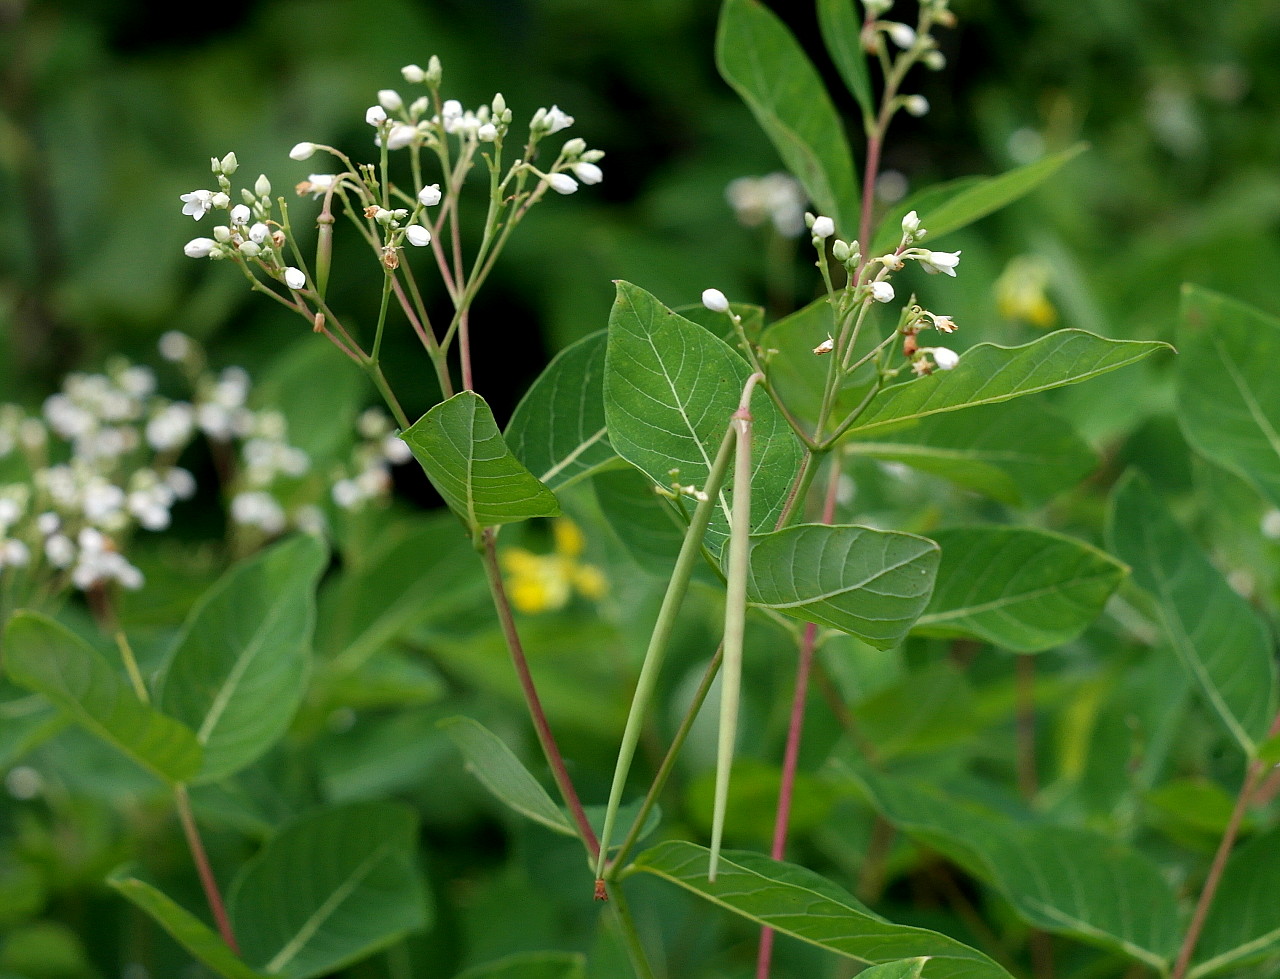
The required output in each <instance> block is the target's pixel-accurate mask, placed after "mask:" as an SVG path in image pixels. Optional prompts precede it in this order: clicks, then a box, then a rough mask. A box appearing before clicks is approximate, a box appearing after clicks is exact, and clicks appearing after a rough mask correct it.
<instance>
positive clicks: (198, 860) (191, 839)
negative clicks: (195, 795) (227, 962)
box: [173, 785, 240, 955]
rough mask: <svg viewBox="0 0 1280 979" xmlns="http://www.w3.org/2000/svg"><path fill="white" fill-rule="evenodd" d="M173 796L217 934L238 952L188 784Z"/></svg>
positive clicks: (181, 786)
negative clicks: (194, 811) (194, 810)
mask: <svg viewBox="0 0 1280 979" xmlns="http://www.w3.org/2000/svg"><path fill="white" fill-rule="evenodd" d="M173 797H174V802H175V804H176V805H177V809H178V821H179V822H181V823H182V833H183V835H184V836H185V837H186V838H187V848H188V849H189V850H190V851H191V859H192V861H193V862H194V863H195V865H196V873H197V874H199V875H200V886H201V887H203V888H204V896H205V900H206V901H208V902H209V910H210V911H211V912H213V920H214V922H215V923H216V924H217V926H218V934H220V935H221V936H222V940H223V941H224V942H226V944H227V948H229V949H231V951H233V952H235V953H236V955H239V954H240V946H239V945H238V944H236V936H235V933H234V932H233V931H232V930H231V919H230V918H228V917H227V908H226V905H224V904H223V903H222V893H221V892H220V891H219V890H218V881H217V878H215V877H214V876H213V868H212V867H210V866H209V857H208V855H207V854H206V853H205V852H204V843H203V842H202V841H201V839H200V830H199V829H198V828H197V827H196V820H195V817H194V816H193V815H192V814H191V799H190V797H189V796H188V795H187V788H186V786H185V785H179V786H177V787H176V788H175V789H174V792H173Z"/></svg>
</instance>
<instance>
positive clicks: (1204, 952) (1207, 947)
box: [1187, 828, 1280, 979]
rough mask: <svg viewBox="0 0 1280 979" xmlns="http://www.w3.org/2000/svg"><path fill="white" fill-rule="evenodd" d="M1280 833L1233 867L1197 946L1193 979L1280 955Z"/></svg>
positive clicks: (1234, 860)
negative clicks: (1279, 882)
mask: <svg viewBox="0 0 1280 979" xmlns="http://www.w3.org/2000/svg"><path fill="white" fill-rule="evenodd" d="M1277 880H1280V828H1273V829H1271V830H1270V831H1268V832H1266V833H1264V834H1262V835H1261V836H1258V837H1255V838H1254V839H1252V840H1250V841H1249V842H1248V843H1246V844H1245V845H1244V846H1242V847H1240V849H1238V850H1237V851H1236V852H1235V853H1233V854H1231V859H1230V860H1229V861H1227V868H1226V871H1225V872H1224V873H1223V875H1222V883H1221V884H1220V885H1219V887H1218V890H1217V893H1216V894H1215V895H1214V899H1213V904H1212V905H1211V906H1210V909H1209V917H1208V918H1206V919H1205V923H1204V931H1202V932H1201V933H1200V941H1199V942H1198V943H1197V945H1196V953H1195V958H1194V959H1193V960H1192V966H1191V970H1190V971H1189V972H1188V973H1187V975H1188V977H1189V979H1201V977H1202V976H1209V975H1213V974H1214V973H1217V972H1221V971H1223V970H1224V969H1238V968H1241V967H1243V966H1246V965H1248V964H1250V963H1251V962H1257V961H1259V960H1261V959H1264V958H1267V957H1268V956H1273V955H1275V954H1276V952H1277V951H1278V950H1280V901H1277V900H1276V881H1277Z"/></svg>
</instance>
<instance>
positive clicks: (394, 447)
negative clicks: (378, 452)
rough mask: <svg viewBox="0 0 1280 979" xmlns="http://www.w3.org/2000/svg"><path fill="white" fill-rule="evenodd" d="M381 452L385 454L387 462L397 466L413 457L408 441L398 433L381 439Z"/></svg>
mask: <svg viewBox="0 0 1280 979" xmlns="http://www.w3.org/2000/svg"><path fill="white" fill-rule="evenodd" d="M382 454H383V455H384V456H386V458H387V461H388V462H390V463H393V464H395V465H397V466H398V465H401V464H402V463H405V462H408V461H409V460H410V459H412V458H413V450H412V449H410V448H409V443H408V442H406V441H405V440H404V439H402V438H401V437H400V436H399V435H388V436H387V437H386V438H384V439H383V440H382Z"/></svg>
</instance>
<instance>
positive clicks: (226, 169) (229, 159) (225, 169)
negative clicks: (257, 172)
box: [218, 150, 240, 177]
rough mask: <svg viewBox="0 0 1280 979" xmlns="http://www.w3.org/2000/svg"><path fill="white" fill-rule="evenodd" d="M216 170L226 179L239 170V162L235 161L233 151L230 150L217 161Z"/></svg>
mask: <svg viewBox="0 0 1280 979" xmlns="http://www.w3.org/2000/svg"><path fill="white" fill-rule="evenodd" d="M218 169H219V170H220V171H221V172H222V173H223V174H225V175H226V176H228V177H230V176H231V175H232V174H233V173H235V172H236V171H237V170H238V169H240V162H239V161H238V160H237V159H236V154H235V150H232V151H231V152H230V153H228V154H227V155H226V156H224V157H223V158H222V159H221V160H219V161H218Z"/></svg>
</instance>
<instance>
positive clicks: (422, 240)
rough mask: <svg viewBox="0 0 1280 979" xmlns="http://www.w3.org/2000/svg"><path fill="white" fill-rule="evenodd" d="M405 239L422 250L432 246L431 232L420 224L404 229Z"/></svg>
mask: <svg viewBox="0 0 1280 979" xmlns="http://www.w3.org/2000/svg"><path fill="white" fill-rule="evenodd" d="M404 236H405V239H406V240H407V241H408V242H409V244H411V245H414V246H415V247H417V248H422V247H424V246H426V245H429V244H431V232H430V231H429V230H427V229H426V228H424V227H423V226H422V225H420V224H411V225H409V227H407V228H405V229H404Z"/></svg>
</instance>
